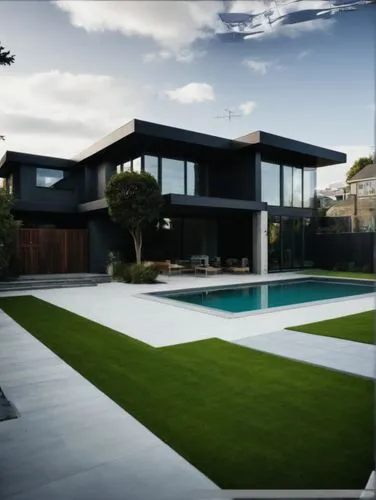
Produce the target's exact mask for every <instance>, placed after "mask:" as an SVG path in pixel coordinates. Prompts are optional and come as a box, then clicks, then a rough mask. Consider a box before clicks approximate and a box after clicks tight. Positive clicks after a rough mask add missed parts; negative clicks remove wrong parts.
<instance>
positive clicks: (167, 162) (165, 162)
mask: <svg viewBox="0 0 376 500" xmlns="http://www.w3.org/2000/svg"><path fill="white" fill-rule="evenodd" d="M184 177H185V175H184V161H182V160H172V159H170V158H162V194H169V193H174V194H185V179H184Z"/></svg>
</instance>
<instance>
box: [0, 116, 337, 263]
mask: <svg viewBox="0 0 376 500" xmlns="http://www.w3.org/2000/svg"><path fill="white" fill-rule="evenodd" d="M344 162H346V155H345V154H343V153H340V152H337V151H332V150H329V149H325V148H321V147H317V146H313V145H311V144H306V143H303V142H299V141H295V140H292V139H287V138H284V137H280V136H277V135H273V134H269V133H266V132H262V131H257V132H253V133H251V134H248V135H245V136H243V137H240V138H238V139H235V140H230V139H225V138H221V137H215V136H211V135H206V134H201V133H197V132H192V131H188V130H182V129H178V128H173V127H168V126H164V125H158V124H155V123H150V122H145V121H141V120H132V121H131V122H129V123H127V124H126V125H124V126H123V127H121V128H119V129H117V130H115V131H114V132H112V133H111V134H109V135H107V136H106V137H104V138H103V139H101V140H99V141H98V142H96V143H95V144H93V145H92V146H91V147H89V148H88V149H86V150H85V151H82V152H81V153H79V154H78V155H77V156H75V157H74V158H73V159H69V160H68V159H61V158H52V157H47V156H37V155H32V154H25V153H18V152H13V151H8V152H7V153H6V154H5V155H4V157H3V158H2V159H1V161H0V177H3V178H5V179H6V185H7V186H8V189H9V190H10V191H11V192H12V193H13V194H14V196H15V199H16V204H15V207H14V209H15V213H16V215H17V217H18V218H20V219H21V220H23V222H24V225H23V227H24V229H23V231H26V229H27V228H54V229H55V231H57V230H58V229H71V230H73V229H76V230H81V232H82V234H87V253H88V259H87V264H86V263H85V264H82V266H83V267H85V269H79V270H80V271H90V272H103V271H104V270H105V266H106V259H107V256H108V252H109V251H110V250H111V251H119V250H123V251H124V252H125V257H126V258H129V259H133V258H134V251H133V246H132V243H131V240H130V238H129V237H128V235H127V234H126V233H125V231H124V230H122V229H121V228H120V227H118V226H117V225H115V224H113V223H112V222H111V221H110V219H109V216H108V210H107V206H106V201H105V199H104V190H105V186H106V183H107V181H108V180H109V179H110V177H111V176H112V175H113V174H114V173H116V172H120V171H123V170H133V171H147V172H150V173H151V174H152V175H154V176H155V177H156V179H158V182H159V183H160V186H161V190H162V194H163V196H164V200H165V204H164V213H163V216H164V217H165V218H168V219H169V220H170V225H169V229H168V230H165V229H157V228H153V229H152V230H150V234H148V235H147V236H146V238H145V242H144V248H143V257H144V259H148V260H161V259H171V260H174V259H189V258H190V256H191V255H194V254H196V255H197V254H205V255H209V256H219V257H221V258H222V259H227V258H248V259H249V262H250V263H251V271H252V272H254V273H266V272H268V270H269V271H274V270H288V269H298V268H304V267H309V266H311V265H312V246H313V243H312V237H313V234H314V220H315V216H316V197H315V188H316V170H317V168H323V167H326V166H328V165H334V164H338V163H344ZM85 231H86V232H85ZM31 234H36V232H35V231H34V232H32V231H30V232H29V233H28V236H27V237H26V240H27V238H29V239H30V238H31ZM85 238H86V236H85ZM26 240H25V241H24V242H23V247H24V252H26V253H27V252H28V251H29V250H27V248H28V245H29V246H30V247H31V246H33V242H32V241H31V242H27V241H26ZM39 244H41V243H38V242H37V243H35V244H34V247H37V246H38V245H39ZM61 244H62V243H59V242H58V240H56V241H55V243H54V245H55V247H56V246H58V245H61ZM80 248H81V247H80ZM82 248H84V247H82ZM85 248H86V247H85ZM80 251H85V252H86V250H82V249H81V250H80ZM51 252H52V247H51V249H50V251H49V252H48V253H51ZM45 262H46V264H45V269H44V270H43V269H40V271H39V272H51V266H50V265H49V264H48V258H47V257H46V259H45ZM82 262H84V261H82ZM41 266H42V268H43V264H41ZM49 266H50V267H49ZM54 269H56V266H55V268H54ZM54 272H56V271H54ZM60 272H71V270H70V268H69V266H68V267H67V265H65V267H63V268H62V270H60Z"/></svg>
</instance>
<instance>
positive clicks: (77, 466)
mask: <svg viewBox="0 0 376 500" xmlns="http://www.w3.org/2000/svg"><path fill="white" fill-rule="evenodd" d="M98 369H100V367H98ZM0 385H1V387H2V389H3V391H4V393H5V395H6V396H7V397H8V399H10V400H11V401H12V402H13V403H14V405H15V406H16V408H17V409H18V411H19V413H20V417H19V418H17V419H14V420H7V421H3V422H0V498H1V500H35V499H38V500H52V499H53V500H86V499H87V500H104V499H111V500H118V499H119V500H146V499H148V498H152V499H153V500H192V499H194V498H196V497H198V495H196V494H195V490H211V491H212V492H213V498H215V496H216V495H215V493H216V492H217V491H219V490H218V488H217V486H216V485H215V484H214V483H212V482H211V481H210V480H209V479H208V478H206V477H205V476H204V475H203V474H202V473H201V472H199V471H198V470H197V469H195V468H194V467H193V466H192V465H191V464H189V463H188V462H187V461H185V460H184V459H183V458H182V457H181V456H180V455H178V454H177V453H175V452H174V451H173V450H172V449H171V448H170V447H169V446H167V445H166V444H165V443H163V442H162V441H161V440H160V439H159V438H157V437H156V436H155V435H154V434H152V433H151V432H150V431H149V430H148V429H147V428H146V427H144V426H143V425H141V424H140V423H139V422H138V421H137V420H135V419H134V418H133V417H132V416H130V415H129V414H128V413H127V412H125V411H124V410H123V409H122V408H120V407H119V406H118V405H117V404H115V403H114V402H113V401H111V400H110V399H109V398H108V397H107V396H105V395H104V394H103V393H102V392H101V391H99V390H98V389H97V388H96V387H94V386H93V385H92V384H91V383H90V382H88V381H87V380H86V379H84V378H83V377H82V376H81V375H79V374H78V373H77V372H76V371H74V370H73V369H72V368H71V367H69V366H68V365H67V364H66V363H64V362H63V361H62V360H61V359H60V358H59V357H57V356H56V355H55V354H53V353H52V352H51V351H50V350H49V349H47V348H46V347H45V346H44V345H43V344H41V343H40V342H39V341H38V340H36V339H35V338H34V337H33V336H32V335H30V334H29V333H28V332H26V331H25V330H23V329H22V328H21V327H20V326H19V325H18V324H17V323H15V322H14V321H13V320H12V319H11V318H9V317H8V316H7V315H5V314H4V313H3V312H2V311H0ZM166 418H167V417H166Z"/></svg>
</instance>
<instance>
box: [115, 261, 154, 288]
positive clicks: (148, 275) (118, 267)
mask: <svg viewBox="0 0 376 500" xmlns="http://www.w3.org/2000/svg"><path fill="white" fill-rule="evenodd" d="M158 274H159V270H158V269H157V268H156V267H155V266H153V265H148V266H145V265H144V264H127V263H126V262H121V261H115V262H113V263H112V277H113V279H114V280H116V281H122V282H124V283H133V284H142V283H154V282H155V280H156V279H157V276H158Z"/></svg>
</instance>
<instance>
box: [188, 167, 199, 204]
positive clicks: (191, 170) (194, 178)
mask: <svg viewBox="0 0 376 500" xmlns="http://www.w3.org/2000/svg"><path fill="white" fill-rule="evenodd" d="M198 182H199V176H198V165H197V163H193V162H191V161H187V194H188V195H190V196H194V195H198V194H199V184H198Z"/></svg>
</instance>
